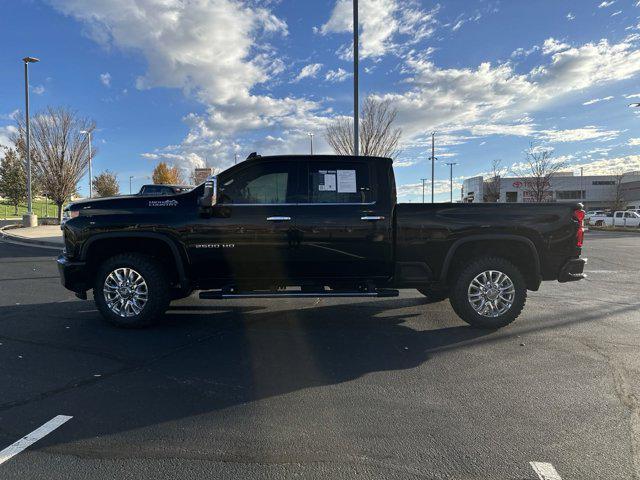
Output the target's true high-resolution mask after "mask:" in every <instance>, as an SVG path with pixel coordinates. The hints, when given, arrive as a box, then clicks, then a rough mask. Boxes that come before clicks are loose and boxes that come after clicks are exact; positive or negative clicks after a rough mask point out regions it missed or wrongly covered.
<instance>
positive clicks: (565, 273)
mask: <svg viewBox="0 0 640 480" xmlns="http://www.w3.org/2000/svg"><path fill="white" fill-rule="evenodd" d="M586 264H587V259H586V258H572V259H571V260H567V262H566V263H565V264H564V265H563V266H562V268H561V269H560V274H559V275H558V281H559V282H561V283H564V282H576V281H578V280H582V279H583V278H585V277H586V276H587V275H586V274H585V273H583V272H584V266H585V265H586Z"/></svg>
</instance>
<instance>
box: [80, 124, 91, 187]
mask: <svg viewBox="0 0 640 480" xmlns="http://www.w3.org/2000/svg"><path fill="white" fill-rule="evenodd" d="M80 133H82V134H83V135H86V136H87V138H88V140H89V198H93V171H92V169H91V161H92V160H93V158H92V154H91V130H80Z"/></svg>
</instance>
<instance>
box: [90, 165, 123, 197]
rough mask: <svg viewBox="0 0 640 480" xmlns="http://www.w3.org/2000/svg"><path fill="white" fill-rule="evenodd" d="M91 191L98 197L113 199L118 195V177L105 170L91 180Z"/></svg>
mask: <svg viewBox="0 0 640 480" xmlns="http://www.w3.org/2000/svg"><path fill="white" fill-rule="evenodd" d="M93 189H94V190H95V191H96V193H97V194H98V196H99V197H115V196H116V195H120V185H118V176H117V175H116V174H115V173H113V172H110V171H109V170H105V171H104V172H102V173H101V174H99V175H96V177H95V178H94V179H93Z"/></svg>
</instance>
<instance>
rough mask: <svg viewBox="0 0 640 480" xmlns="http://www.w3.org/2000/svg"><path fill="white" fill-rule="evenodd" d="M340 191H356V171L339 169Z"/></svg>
mask: <svg viewBox="0 0 640 480" xmlns="http://www.w3.org/2000/svg"><path fill="white" fill-rule="evenodd" d="M337 177H338V193H356V171H355V170H338V171H337Z"/></svg>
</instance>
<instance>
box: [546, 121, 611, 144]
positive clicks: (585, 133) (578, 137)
mask: <svg viewBox="0 0 640 480" xmlns="http://www.w3.org/2000/svg"><path fill="white" fill-rule="evenodd" d="M619 134H620V131H619V130H602V129H600V128H598V127H595V126H593V125H589V126H586V127H583V128H573V129H567V130H541V131H540V132H538V135H537V136H538V138H540V139H542V140H544V141H547V142H551V143H566V142H581V141H584V140H599V141H608V140H613V139H614V138H616V137H617V136H618V135H619Z"/></svg>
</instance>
